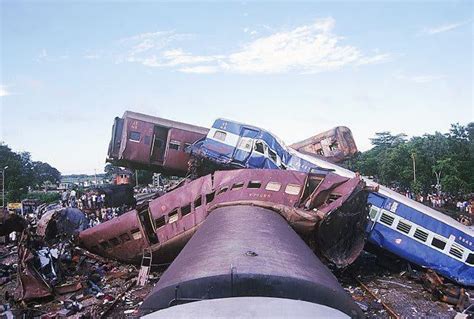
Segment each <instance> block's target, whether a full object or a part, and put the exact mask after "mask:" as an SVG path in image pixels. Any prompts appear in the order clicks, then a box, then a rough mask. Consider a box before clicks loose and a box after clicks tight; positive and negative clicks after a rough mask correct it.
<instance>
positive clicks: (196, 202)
mask: <svg viewBox="0 0 474 319" xmlns="http://www.w3.org/2000/svg"><path fill="white" fill-rule="evenodd" d="M201 205H202V197H201V195H199V196H198V197H197V198H196V199H195V200H194V209H196V208H199V207H201Z"/></svg>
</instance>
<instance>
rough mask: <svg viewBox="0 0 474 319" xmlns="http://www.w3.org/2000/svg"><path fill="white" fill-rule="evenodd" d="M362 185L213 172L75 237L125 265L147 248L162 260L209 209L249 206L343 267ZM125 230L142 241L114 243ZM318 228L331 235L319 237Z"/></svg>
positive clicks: (359, 219)
mask: <svg viewBox="0 0 474 319" xmlns="http://www.w3.org/2000/svg"><path fill="white" fill-rule="evenodd" d="M364 185H365V184H364V183H363V182H362V181H361V179H360V178H359V177H358V176H356V177H354V178H352V179H349V178H345V177H340V176H338V175H336V174H332V173H327V174H326V175H314V174H307V173H302V172H296V171H284V170H244V169H242V170H234V171H218V172H215V173H214V174H210V175H206V176H204V177H201V178H199V179H196V180H194V181H191V182H188V183H185V184H184V185H182V186H181V187H179V188H177V189H175V190H173V191H171V192H169V193H166V194H164V195H163V196H161V197H159V198H157V199H154V200H152V201H151V202H150V203H149V204H148V206H147V204H145V205H143V206H141V207H137V209H136V210H134V211H130V212H128V213H126V214H124V215H122V216H121V217H119V218H117V219H113V220H111V221H108V222H105V223H103V224H100V225H98V226H95V227H93V228H91V229H89V230H86V231H84V232H82V233H80V235H79V238H80V241H81V245H83V246H84V247H86V248H88V249H90V250H91V251H93V252H94V253H97V254H102V255H104V256H107V257H112V258H116V259H119V260H124V261H129V262H130V261H132V260H136V259H137V258H139V256H140V255H141V253H142V251H141V250H143V248H146V247H149V248H151V249H152V251H153V256H154V257H155V261H157V262H159V263H162V262H165V261H171V260H172V259H173V258H174V257H175V256H176V255H177V254H178V253H179V251H180V250H181V249H182V247H184V245H185V244H186V242H187V241H188V240H189V238H191V236H192V235H193V233H194V232H195V231H196V230H197V228H198V227H199V225H200V224H202V222H203V221H204V220H205V219H206V218H207V216H208V215H209V213H210V212H212V211H213V210H214V209H218V208H220V207H223V206H229V205H253V206H259V207H264V208H268V209H271V210H273V211H276V212H278V213H279V214H280V215H282V216H283V217H284V218H285V219H286V220H287V221H288V222H289V224H290V225H291V226H292V227H294V229H295V230H296V231H297V232H298V233H300V235H302V236H303V237H304V238H305V240H307V241H308V243H313V245H312V247H313V248H314V249H316V250H318V251H319V252H320V253H322V254H323V255H324V256H325V257H326V258H328V259H329V260H330V261H331V262H334V263H335V264H336V265H337V266H339V267H344V266H346V265H347V264H349V263H351V262H352V261H353V260H354V259H355V258H356V257H357V255H358V254H359V253H360V251H361V250H362V247H363V243H364V240H365V236H364V226H365V223H366V222H367V218H366V217H367V207H366V205H365V201H366V196H367V193H366V192H365V190H364ZM355 226H357V227H355ZM132 228H135V229H139V230H140V235H141V238H139V239H135V240H131V241H121V240H120V234H121V233H128V234H130V233H131V232H132V230H131V229H132ZM336 228H339V231H338V232H337V235H335V234H336V233H333V232H334V231H335V230H336ZM320 231H322V232H324V233H326V234H327V235H326V236H328V237H331V239H329V238H325V239H324V240H321V239H320V238H318V237H317V236H316V234H317V233H318V232H320ZM132 243H133V244H132ZM319 243H320V245H319Z"/></svg>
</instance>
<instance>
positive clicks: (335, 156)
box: [290, 126, 358, 163]
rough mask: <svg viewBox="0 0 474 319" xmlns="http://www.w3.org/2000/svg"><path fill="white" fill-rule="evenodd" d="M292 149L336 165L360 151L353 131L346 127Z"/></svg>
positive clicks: (335, 129) (318, 136)
mask: <svg viewBox="0 0 474 319" xmlns="http://www.w3.org/2000/svg"><path fill="white" fill-rule="evenodd" d="M290 147H291V148H293V149H295V150H297V151H298V152H301V153H307V154H311V155H316V156H321V157H325V158H326V159H327V160H330V161H332V162H335V163H337V162H341V161H343V160H346V159H348V158H350V157H352V156H353V155H354V154H356V153H357V151H358V150H357V146H356V143H355V140H354V137H353V136H352V132H351V130H350V129H349V128H347V127H345V126H337V127H335V128H333V129H330V130H328V131H326V132H323V133H319V134H317V135H314V136H311V137H310V138H307V139H305V140H303V141H300V142H297V143H294V144H292V145H290Z"/></svg>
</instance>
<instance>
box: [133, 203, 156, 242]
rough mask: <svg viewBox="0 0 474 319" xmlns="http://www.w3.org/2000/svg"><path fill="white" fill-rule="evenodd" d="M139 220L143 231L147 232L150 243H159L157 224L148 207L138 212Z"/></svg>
mask: <svg viewBox="0 0 474 319" xmlns="http://www.w3.org/2000/svg"><path fill="white" fill-rule="evenodd" d="M138 221H139V222H140V224H141V226H142V229H143V232H144V233H145V236H146V238H147V240H148V242H149V243H150V245H154V244H157V243H158V237H157V236H156V233H155V226H154V225H153V219H152V217H151V214H150V212H149V210H148V207H147V208H145V209H142V210H141V211H139V212H138Z"/></svg>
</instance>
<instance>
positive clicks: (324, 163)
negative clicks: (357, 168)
mask: <svg viewBox="0 0 474 319" xmlns="http://www.w3.org/2000/svg"><path fill="white" fill-rule="evenodd" d="M292 152H295V153H297V156H299V157H301V158H303V159H305V160H307V161H308V162H311V163H313V164H315V165H318V166H321V167H324V168H329V169H332V170H334V172H335V173H336V174H339V175H342V176H346V177H353V176H355V173H354V172H352V171H350V170H348V169H346V168H343V167H341V166H339V165H336V164H333V163H330V162H327V161H325V160H323V159H320V158H316V157H313V156H309V155H305V154H301V153H299V152H297V151H295V150H292ZM363 179H364V181H365V182H366V183H367V185H369V186H379V193H380V194H382V195H385V196H387V197H390V198H393V199H394V200H396V201H397V202H399V203H402V204H404V205H406V206H408V207H411V208H414V209H416V210H418V211H421V212H423V213H425V214H427V215H430V216H431V217H433V218H435V219H437V220H439V221H441V222H443V223H445V224H447V225H449V226H451V227H454V228H457V229H459V230H462V231H464V232H466V233H468V234H471V235H472V234H473V232H474V229H473V228H472V227H468V226H466V225H463V224H461V223H460V222H458V221H456V220H454V219H453V218H451V217H449V216H447V215H445V214H443V213H441V212H438V211H437V210H434V209H432V208H431V207H428V206H426V205H423V204H421V203H419V202H417V201H414V200H413V199H410V198H407V197H405V196H403V195H401V194H399V193H397V192H395V191H393V190H391V189H390V188H388V187H386V186H383V185H380V184H378V183H376V182H374V181H373V180H372V179H370V178H368V177H363Z"/></svg>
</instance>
